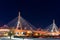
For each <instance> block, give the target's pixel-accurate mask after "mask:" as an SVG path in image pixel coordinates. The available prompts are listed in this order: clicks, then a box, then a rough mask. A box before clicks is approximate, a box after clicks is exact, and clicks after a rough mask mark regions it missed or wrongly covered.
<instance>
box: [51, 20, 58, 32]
mask: <svg viewBox="0 0 60 40" xmlns="http://www.w3.org/2000/svg"><path fill="white" fill-rule="evenodd" d="M52 25H53V26H52V30H51V32H58V27H57V26H56V24H55V20H53V24H52Z"/></svg>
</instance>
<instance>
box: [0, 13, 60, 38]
mask: <svg viewBox="0 0 60 40" xmlns="http://www.w3.org/2000/svg"><path fill="white" fill-rule="evenodd" d="M11 34H12V35H14V37H59V38H60V32H59V30H58V27H57V26H56V24H55V20H53V23H52V24H51V25H50V26H49V27H47V29H46V30H44V29H40V28H39V29H38V30H37V28H36V27H35V26H33V25H31V24H30V23H29V22H27V21H26V20H25V19H24V18H22V17H21V16H20V12H19V15H18V17H16V18H15V19H13V20H12V21H10V22H9V23H8V24H7V25H4V27H0V36H9V35H11Z"/></svg>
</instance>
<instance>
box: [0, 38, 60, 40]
mask: <svg viewBox="0 0 60 40" xmlns="http://www.w3.org/2000/svg"><path fill="white" fill-rule="evenodd" d="M0 40H60V39H57V38H28V39H27V38H25V39H23V38H12V39H9V38H0Z"/></svg>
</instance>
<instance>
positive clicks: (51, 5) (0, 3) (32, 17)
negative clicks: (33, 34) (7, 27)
mask: <svg viewBox="0 0 60 40" xmlns="http://www.w3.org/2000/svg"><path fill="white" fill-rule="evenodd" d="M19 11H20V12H21V16H22V17H23V18H24V19H26V20H27V21H28V22H30V23H31V24H32V25H34V26H35V27H42V28H45V27H47V26H49V25H50V24H51V23H52V20H53V19H55V20H56V24H57V26H60V2H59V1H57V0H0V26H1V25H3V24H7V23H8V22H9V21H11V20H13V19H14V18H15V17H17V16H18V12H19Z"/></svg>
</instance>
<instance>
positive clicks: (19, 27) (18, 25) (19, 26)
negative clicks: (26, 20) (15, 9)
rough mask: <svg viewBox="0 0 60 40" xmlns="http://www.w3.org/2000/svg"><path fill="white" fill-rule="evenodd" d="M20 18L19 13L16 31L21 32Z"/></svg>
mask: <svg viewBox="0 0 60 40" xmlns="http://www.w3.org/2000/svg"><path fill="white" fill-rule="evenodd" d="M20 18H21V16H20V12H19V15H18V23H17V29H21V30H22V25H21V19H20Z"/></svg>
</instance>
